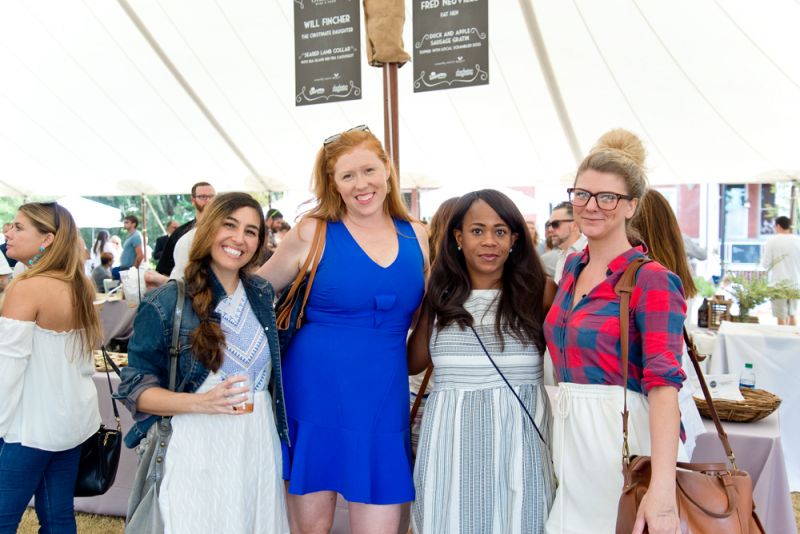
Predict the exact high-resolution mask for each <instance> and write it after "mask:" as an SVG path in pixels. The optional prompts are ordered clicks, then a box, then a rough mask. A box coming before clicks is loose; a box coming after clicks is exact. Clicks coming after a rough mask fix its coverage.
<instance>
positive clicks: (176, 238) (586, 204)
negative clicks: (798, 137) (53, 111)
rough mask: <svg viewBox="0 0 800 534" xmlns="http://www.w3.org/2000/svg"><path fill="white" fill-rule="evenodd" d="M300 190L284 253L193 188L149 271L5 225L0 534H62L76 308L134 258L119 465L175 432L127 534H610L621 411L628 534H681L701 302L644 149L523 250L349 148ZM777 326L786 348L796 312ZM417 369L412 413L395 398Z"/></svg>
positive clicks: (69, 236) (504, 216)
mask: <svg viewBox="0 0 800 534" xmlns="http://www.w3.org/2000/svg"><path fill="white" fill-rule="evenodd" d="M312 187H313V191H314V194H315V197H316V202H315V203H314V205H313V206H312V207H311V208H310V210H309V211H308V212H307V213H306V214H305V215H304V216H303V217H302V218H301V219H300V220H299V221H298V222H297V223H296V224H295V225H294V226H293V227H292V226H290V225H289V224H288V223H287V222H285V221H284V220H283V216H282V214H281V213H280V212H278V211H277V210H272V209H270V210H268V211H267V212H266V213H264V212H263V211H262V208H261V206H260V205H259V204H258V202H257V201H256V200H255V199H253V197H251V196H250V195H248V194H246V193H224V194H217V191H216V189H215V187H214V186H213V185H211V184H210V183H208V182H198V183H197V184H195V185H194V186H193V187H192V189H191V202H192V206H193V207H194V218H193V219H192V220H190V221H188V222H185V223H184V224H182V225H180V224H179V223H178V222H176V221H168V222H167V225H166V227H167V231H168V233H167V235H164V236H161V237H159V238H158V239H157V240H156V241H155V247H154V250H153V253H152V256H151V255H149V254H148V252H147V251H146V250H145V247H144V244H143V239H142V235H141V232H140V230H139V228H138V225H139V219H138V218H137V217H136V216H135V215H128V216H126V217H125V220H124V228H125V236H124V239H123V240H121V242H120V240H119V238H117V242H116V243H115V239H114V238H115V237H117V236H111V235H110V234H109V232H107V231H100V232H98V234H97V237H96V240H95V241H94V243H92V244H91V246H90V247H86V245H85V244H84V243H83V241H82V240H81V239H80V237H79V234H78V231H77V229H76V227H75V223H74V221H73V219H72V217H71V215H70V214H69V212H68V211H67V210H65V209H64V208H63V207H61V206H59V205H58V204H56V203H30V204H25V205H23V206H21V207H20V209H19V212H18V213H17V216H16V218H15V220H14V221H13V223H10V226H9V227H8V228H6V229H4V230H5V232H4V233H5V239H6V243H5V249H4V250H3V252H4V254H3V256H0V277H7V276H10V274H11V264H12V263H13V262H17V265H18V266H19V267H18V269H17V270H18V274H17V275H16V276H15V277H14V278H13V282H12V283H11V284H10V285H9V286H8V287H7V288H5V302H4V304H3V308H2V317H0V394H2V398H3V399H6V400H5V401H4V402H3V405H2V406H0V494H2V495H4V497H3V498H2V499H0V533H5V532H13V531H14V530H15V529H16V525H17V524H18V522H19V519H20V516H21V514H22V512H23V510H24V508H25V505H26V504H27V502H28V501H29V499H30V498H31V496H34V495H35V497H36V499H35V501H36V512H37V515H38V516H39V519H40V522H41V524H42V529H43V530H42V531H43V532H59V533H61V532H75V524H74V519H73V511H72V497H73V494H72V487H73V486H74V481H75V478H76V476H77V469H78V454H79V451H80V447H81V444H82V443H83V441H84V440H86V439H87V438H88V437H89V436H90V435H91V434H93V433H94V432H95V431H96V429H97V426H98V425H99V412H98V409H97V394H96V391H95V388H94V384H93V383H92V381H91V375H92V371H93V369H92V366H91V358H90V356H89V354H90V352H91V349H92V348H93V347H94V346H96V344H97V342H98V339H99V337H100V327H99V321H98V317H97V313H96V311H95V308H94V306H93V300H94V298H95V293H96V292H103V291H106V290H108V289H110V287H111V286H112V285H113V282H109V281H113V280H116V279H119V278H120V274H121V273H122V276H123V277H124V276H125V274H124V273H125V272H126V271H129V270H130V269H132V268H142V267H144V266H145V265H147V263H148V262H149V261H151V258H152V260H154V261H157V265H156V268H155V269H153V270H147V272H146V275H145V276H146V278H145V279H146V282H147V285H148V286H149V289H150V291H149V292H148V293H147V294H146V295H145V296H144V297H143V300H142V303H141V304H140V306H139V309H138V312H137V315H136V319H135V322H134V333H133V337H132V338H131V340H130V343H129V345H128V362H129V365H128V366H127V367H125V368H124V369H123V371H122V382H121V385H120V387H119V391H118V392H117V395H118V397H119V398H120V399H122V400H123V402H124V404H125V406H126V407H127V408H128V409H129V410H130V411H131V413H132V414H133V416H134V420H135V425H134V427H133V428H132V429H131V430H130V431H129V432H128V434H127V435H126V438H125V441H126V444H127V445H128V446H129V447H137V449H138V450H139V451H140V452H142V453H143V454H147V453H146V451H147V450H148V448H150V450H152V448H153V447H157V446H158V442H159V441H162V440H164V436H163V435H162V434H160V433H159V432H161V430H163V429H160V428H161V427H160V423H159V424H156V423H157V422H158V421H163V420H164V419H163V418H164V417H170V418H171V419H170V423H169V424H170V428H171V429H170V434H169V439H168V440H167V441H168V443H166V442H165V443H161V447H162V448H163V449H166V456H165V457H164V469H163V470H160V471H158V472H157V473H158V474H157V476H155V478H154V479H153V482H154V484H155V485H156V487H157V488H158V490H159V492H158V495H157V499H156V501H155V505H154V507H152V508H145V507H144V505H142V503H141V502H139V501H136V502H134V501H132V503H131V511H132V512H131V514H129V520H133V519H132V518H133V517H134V515H136V514H138V516H136V517H138V518H139V519H137V520H142V519H141V518H142V517H144V520H151V519H153V518H154V517H157V520H158V522H159V523H160V528H161V529H163V531H165V532H173V533H177V532H187V533H189V532H192V533H194V532H203V531H214V532H270V533H272V532H289V531H290V530H291V531H292V532H296V533H317V532H328V531H329V530H330V528H331V525H332V522H333V516H334V509H335V502H336V496H337V494H341V495H343V496H344V497H345V498H346V499H347V501H348V502H349V512H350V513H349V517H350V522H351V529H352V531H353V532H355V533H362V532H392V533H394V532H405V531H406V530H407V529H408V528H409V526H410V528H412V529H413V531H414V532H418V533H422V532H430V533H438V532H456V531H463V532H550V533H557V532H610V531H613V530H614V528H615V524H616V514H617V501H618V499H619V494H620V490H621V487H622V475H621V472H620V463H619V462H620V459H619V451H620V449H621V443H622V439H623V436H622V432H621V421H620V414H619V412H620V403H621V398H622V395H623V392H625V390H627V399H628V408H629V410H630V420H629V425H630V428H631V430H630V435H629V436H628V442H629V444H630V449H631V453H633V454H648V455H651V456H652V480H651V484H650V488H649V490H648V491H647V493H646V494H645V495H644V497H643V499H642V502H641V505H640V507H639V509H638V513H637V517H636V523H635V526H634V528H633V532H635V533H639V532H644V531H645V529H647V531H649V532H651V533H653V534H657V533H670V534H674V533H676V532H679V531H680V525H679V521H678V510H677V506H676V498H675V493H676V487H675V469H676V462H677V461H679V460H687V461H688V459H689V458H690V456H691V449H692V447H693V444H694V437H695V436H696V435H697V433H698V432H700V431H701V429H702V424H701V423H699V418H698V416H697V411H696V408H695V407H694V403H693V402H692V401H691V391H690V390H688V388H686V387H685V384H686V382H685V380H686V371H685V370H684V366H685V365H684V364H685V361H684V358H683V354H684V344H683V338H682V334H683V325H684V322H685V319H686V310H687V305H686V299H687V298H690V297H692V296H693V295H694V294H695V293H696V288H695V286H694V284H693V282H692V278H691V269H690V267H689V263H688V260H687V251H686V250H685V248H684V245H683V239H682V236H681V234H680V230H679V227H678V224H677V221H676V219H675V216H674V213H673V212H672V210H671V209H670V207H669V205H668V203H667V202H666V200H665V199H664V198H663V196H661V195H660V194H658V193H657V192H656V191H654V190H650V189H649V188H648V185H647V177H646V173H645V153H644V147H643V146H642V143H641V141H640V140H639V139H638V138H637V137H636V136H635V135H633V134H632V133H630V132H627V131H625V130H612V131H610V132H607V133H606V134H604V135H603V136H602V137H601V138H600V139H599V140H598V142H597V144H596V145H595V147H593V149H592V150H591V151H590V153H589V154H588V155H587V156H586V158H585V159H584V160H583V161H582V163H581V164H580V166H579V167H578V170H577V172H576V176H575V179H574V182H573V184H572V187H570V188H569V189H568V190H567V194H566V200H564V201H562V202H560V203H558V204H557V205H556V206H555V208H554V209H553V210H552V213H550V215H549V218H548V220H547V222H546V224H545V229H546V231H545V236H544V237H545V240H544V243H542V244H541V246H540V243H539V242H538V236H537V235H536V232H535V227H534V228H533V229H532V228H531V225H530V221H526V220H525V219H524V217H523V216H522V214H521V213H520V211H519V209H517V207H516V206H515V205H514V204H513V202H511V200H509V199H508V197H506V196H505V195H503V194H502V193H500V192H498V191H495V190H491V189H484V190H480V191H474V192H471V193H468V194H466V195H464V196H462V197H460V198H454V199H450V200H448V201H447V202H445V203H443V204H442V206H441V207H440V209H439V211H438V212H437V213H436V215H435V216H434V218H433V220H432V223H431V225H430V228H427V227H426V225H424V224H423V223H421V222H419V221H417V220H415V219H414V218H413V217H412V216H411V215H410V214H409V212H408V210H407V208H406V206H405V204H404V203H403V200H402V197H401V195H400V189H399V182H398V177H397V172H396V170H395V167H394V165H393V164H392V162H391V160H390V159H389V156H388V155H387V153H386V151H385V150H384V148H383V146H382V144H381V143H380V141H379V140H378V139H377V138H376V137H375V136H374V135H373V134H372V133H371V132H370V131H369V129H368V128H367V127H365V126H358V127H355V128H353V129H350V130H347V131H344V132H341V133H337V134H335V135H332V136H331V137H329V138H327V139H326V140H325V141H324V142H323V145H322V147H321V148H320V149H319V151H318V153H317V156H316V159H315V162H314V166H313V181H312ZM776 223H777V224H778V226H779V227H780V228H784V224H783V223H784V221H783V219H780V218H779V220H778V221H776ZM779 233H780V232H779ZM317 236H322V237H321V238H320V239H321V240H322V241H321V242H322V243H323V247H324V248H323V249H322V254H321V257H320V258H319V259H318V260H317V261H316V262H315V264H314V267H313V268H312V269H311V273H312V276H310V277H309V280H308V282H307V284H308V285H310V287H311V289H310V291H309V292H308V294H307V297H308V298H307V301H306V300H303V311H302V314H301V319H302V320H300V319H298V322H297V326H301V328H298V329H297V331H296V333H295V335H294V336H293V337H292V339H291V341H290V342H288V343H284V344H283V346H281V344H280V341H279V336H278V328H277V323H276V315H275V308H274V301H275V299H276V296H277V295H279V294H281V293H282V292H284V291H285V290H287V289H288V288H290V287H292V286H293V284H294V283H295V282H293V281H295V280H301V279H302V278H303V275H304V274H305V271H304V269H308V267H307V265H308V264H307V262H306V259H307V258H309V257H310V256H311V255H312V252H313V247H312V243H314V242H315V239H316V238H317ZM776 237H777V236H776ZM793 237H795V238H796V236H793ZM786 241H787V244H782V245H780V246H793V245H791V244H790V243H789V240H788V239H787V240H786ZM776 242H777V241H776ZM792 243H794V241H792ZM778 246H779V245H777V244H776V245H775V247H778ZM6 256H7V257H8V260H9V261H8V262H5V261H3V260H5V257H6ZM640 258H648V259H650V260H653V261H650V262H649V263H646V264H645V265H644V266H643V267H641V269H640V270H639V271H638V274H637V277H636V279H635V280H636V281H635V288H634V290H633V293H632V295H631V301H630V306H631V314H630V332H629V335H630V347H629V353H630V356H629V363H628V367H627V369H623V368H622V367H621V360H620V343H621V333H620V329H621V321H620V306H619V296H618V295H617V294H616V293H615V285H616V283H617V282H618V280H619V279H620V278H621V276H622V275H623V273H624V272H625V271H626V269H627V268H628V266H629V265H631V264H632V263H634V262H635V261H636V260H638V259H640ZM6 263H8V264H9V265H6ZM15 268H16V267H15ZM298 275H300V276H299V277H298ZM173 280H174V281H173ZM775 313H776V315H777V316H778V317H779V318H781V319H782V320H785V321H791V320H793V319H790V317H793V315H794V314H795V313H796V302H787V303H785V306H784V307H783V308H781V307H780V306H779V307H777V308H776V309H775ZM781 314H782V315H781ZM173 329H174V331H175V332H177V340H176V342H177V346H178V347H179V351H178V353H176V354H175V361H174V366H173V365H171V364H172V363H173V362H172V360H171V357H170V347H171V346H172V345H173V338H172V336H173ZM409 332H410V335H409ZM546 362H547V363H548V365H545V363H546ZM429 369H435V371H432V372H429V373H428V374H429V375H432V377H433V378H432V379H431V380H430V386H429V387H428V388H427V391H420V390H419V387H420V386H419V382H418V380H413V379H412V381H411V387H409V378H408V377H409V375H420V374H422V373H423V372H425V371H426V370H429ZM546 374H552V376H554V377H555V379H556V381H557V382H558V392H557V394H556V396H555V397H554V399H553V400H552V401H551V399H550V398H549V396H548V394H547V391H546V390H545V387H544V381H545V376H546ZM623 376H627V377H628V380H627V382H624V381H623ZM687 392H688V394H687ZM418 395H420V396H425V398H426V402H425V404H424V408H423V409H422V410H421V411H420V414H421V415H420V416H419V417H418V419H417V420H416V421H412V422H411V424H410V423H409V403H410V401H413V399H414V398H415V397H416V396H418ZM687 399H688V400H687ZM412 433H413V434H414V439H413V444H414V449H413V452H412ZM145 467H146V466H145ZM142 472H143V473H144V475H143V476H146V475H148V474H149V471H142ZM284 484H285V485H284ZM6 496H7V497H6ZM589 511H591V512H589ZM131 528H134V529H135V528H136V527H131ZM132 531H133V530H132Z"/></svg>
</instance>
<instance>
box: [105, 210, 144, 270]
mask: <svg viewBox="0 0 800 534" xmlns="http://www.w3.org/2000/svg"><path fill="white" fill-rule="evenodd" d="M122 226H123V227H124V228H125V230H127V231H128V237H126V238H125V241H123V242H122V256H120V259H119V267H114V268H113V269H112V270H111V275H112V276H113V278H114V280H119V273H120V271H127V270H128V269H130V268H131V267H139V264H141V263H142V260H143V259H144V248H143V246H142V233H141V232H140V231H139V230H138V228H139V217H137V216H136V215H127V216H126V217H125V218H124V219H123V220H122Z"/></svg>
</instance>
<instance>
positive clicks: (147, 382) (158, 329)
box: [115, 269, 289, 448]
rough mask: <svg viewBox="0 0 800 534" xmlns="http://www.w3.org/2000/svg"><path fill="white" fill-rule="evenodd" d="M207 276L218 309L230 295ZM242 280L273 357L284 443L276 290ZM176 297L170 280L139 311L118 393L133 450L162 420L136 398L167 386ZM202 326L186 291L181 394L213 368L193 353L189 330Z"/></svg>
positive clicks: (274, 388)
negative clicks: (126, 412)
mask: <svg viewBox="0 0 800 534" xmlns="http://www.w3.org/2000/svg"><path fill="white" fill-rule="evenodd" d="M208 279H209V283H210V284H211V289H212V292H213V303H212V306H211V307H212V309H216V306H217V304H218V303H219V301H220V300H222V299H223V298H225V296H226V293H225V290H224V289H223V287H222V284H220V282H219V280H217V277H216V276H215V275H214V273H213V272H212V271H211V270H210V269H209V271H208ZM242 284H243V286H244V290H245V293H246V295H247V300H248V301H250V306H251V307H252V309H253V313H254V314H255V316H256V318H258V321H259V322H260V323H261V326H262V327H264V330H265V331H266V333H267V340H268V342H269V350H270V357H271V360H272V399H273V409H274V411H275V423H276V425H277V428H278V436H280V439H281V440H282V441H284V442H286V443H288V441H289V431H288V424H287V422H286V409H285V406H284V400H283V380H282V376H281V357H280V348H279V346H278V329H277V326H276V324H275V311H274V309H273V305H272V303H273V300H274V291H273V289H272V286H271V285H270V284H269V282H267V281H266V280H264V279H263V278H259V277H257V276H252V275H242ZM187 293H188V292H187ZM177 299H178V288H177V285H176V284H174V283H168V284H166V285H164V286H162V287H160V288H158V289H156V290H154V291H152V292H150V293H148V294H147V295H146V296H145V297H144V300H143V301H142V303H141V304H139V309H138V311H137V312H136V319H135V320H134V322H133V336H132V337H131V339H130V342H129V343H128V366H127V367H123V368H122V375H121V378H122V382H121V383H120V386H119V389H118V391H117V394H116V395H115V397H116V398H118V399H120V400H121V401H122V402H123V403H124V404H125V406H126V407H127V408H128V410H130V412H131V415H132V416H133V420H134V425H133V428H131V430H130V432H128V434H127V435H126V436H125V444H126V445H127V446H128V447H131V448H133V447H135V446H136V445H137V444H138V443H139V442H140V441H141V440H142V438H144V437H145V436H146V435H147V431H148V429H149V428H150V427H151V426H152V425H153V423H155V422H156V421H157V420H158V419H159V417H158V416H155V415H152V414H148V413H143V412H140V411H139V410H137V408H136V402H137V400H138V399H139V395H141V394H142V391H144V390H145V389H148V388H151V387H162V388H164V389H168V388H169V348H170V344H171V343H172V324H173V317H174V315H175V305H176V301H177ZM211 320H212V321H216V322H219V320H220V317H219V315H218V314H216V313H212V314H211ZM199 324H200V320H199V319H198V317H197V314H195V312H194V310H193V309H192V302H191V300H190V298H189V295H188V294H187V295H186V297H185V301H184V306H183V319H182V320H181V326H180V334H179V348H180V356H179V357H178V368H177V376H176V379H175V389H176V391H178V392H181V393H193V392H195V391H197V389H198V388H199V387H200V385H201V384H202V383H203V382H204V381H205V379H206V377H207V376H208V373H209V370H208V369H206V368H205V367H204V366H203V364H202V363H200V362H199V361H198V360H197V359H195V357H194V355H193V354H192V347H191V333H192V332H193V331H194V330H195V329H196V328H197V326H198V325H199Z"/></svg>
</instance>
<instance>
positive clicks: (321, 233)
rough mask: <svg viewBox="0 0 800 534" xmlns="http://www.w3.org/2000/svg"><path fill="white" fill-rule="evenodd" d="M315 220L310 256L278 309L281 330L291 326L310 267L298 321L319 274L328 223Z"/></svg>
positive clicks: (278, 323) (278, 321)
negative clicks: (315, 277)
mask: <svg viewBox="0 0 800 534" xmlns="http://www.w3.org/2000/svg"><path fill="white" fill-rule="evenodd" d="M314 221H315V223H316V226H315V228H314V237H313V238H312V239H311V248H309V250H308V256H306V261H305V262H304V263H303V266H302V267H301V268H300V270H299V271H298V272H297V276H295V278H294V281H293V282H292V285H291V287H290V288H289V293H288V294H287V295H286V300H285V301H284V306H283V307H282V308H281V309H280V310H279V311H278V317H277V318H276V319H277V325H278V329H279V330H286V329H287V328H289V321H290V320H291V317H292V308H294V303H295V301H296V300H297V298H298V295H297V292H298V291H299V290H300V286H301V285H302V283H303V279H304V278H305V276H306V274H307V273H308V270H309V267H310V268H311V273H310V274H309V278H308V284H306V291H305V295H304V296H303V308H302V310H301V311H300V315H299V316H298V321H300V318H301V317H302V315H303V311H304V310H305V307H306V306H305V304H306V301H307V300H308V295H309V292H310V291H311V285H312V284H313V282H314V276H316V274H317V265H318V264H319V260H320V257H321V256H322V249H323V248H324V247H325V231H326V229H327V223H326V222H325V221H322V220H319V219H314Z"/></svg>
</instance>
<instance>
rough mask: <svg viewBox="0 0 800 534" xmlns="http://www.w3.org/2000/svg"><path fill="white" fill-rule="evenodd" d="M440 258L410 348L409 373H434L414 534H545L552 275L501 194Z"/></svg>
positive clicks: (458, 227)
mask: <svg viewBox="0 0 800 534" xmlns="http://www.w3.org/2000/svg"><path fill="white" fill-rule="evenodd" d="M437 258H438V260H437V262H436V263H435V264H434V266H433V268H432V273H431V280H430V284H429V287H428V294H427V297H426V300H425V305H424V307H423V312H422V314H421V316H420V319H419V323H418V325H417V327H416V328H415V329H414V332H413V333H412V335H411V338H410V340H409V351H408V352H409V372H410V373H415V372H419V371H420V370H422V369H424V368H425V367H426V366H427V365H428V364H429V363H431V362H432V363H433V365H434V367H435V369H436V372H435V380H434V382H433V386H432V391H431V394H430V397H429V399H428V404H427V406H426V409H425V415H424V417H423V421H422V430H421V432H420V441H419V446H418V450H417V459H416V465H415V469H414V486H415V490H416V496H417V497H416V501H415V502H414V504H413V506H412V526H413V528H414V531H415V532H416V533H418V534H419V533H426V534H427V533H456V532H465V533H484V532H486V533H491V532H504V533H538V532H543V531H544V524H545V522H546V520H547V514H548V510H549V508H550V505H551V503H552V500H553V495H554V492H555V479H554V477H553V469H552V462H551V459H550V453H549V450H548V447H547V444H546V443H545V440H549V433H550V422H551V414H550V406H549V402H548V399H547V395H546V392H545V390H544V386H543V384H542V353H543V352H544V339H543V336H542V319H543V316H544V309H543V302H542V301H543V298H542V297H543V293H544V288H545V275H544V272H543V269H542V266H541V263H540V262H539V261H537V258H536V254H535V251H534V250H533V247H532V244H531V238H530V234H529V232H528V229H527V227H526V225H525V221H524V219H523V218H522V215H521V214H520V212H519V210H518V209H517V208H516V207H515V206H514V204H513V203H512V202H511V201H510V200H509V199H508V197H506V196H505V195H503V194H502V193H499V192H497V191H493V190H482V191H477V192H473V193H469V194H467V195H464V196H463V197H462V198H461V199H460V200H459V202H458V204H457V205H456V207H455V209H454V213H453V216H452V218H451V220H450V223H449V224H448V226H447V231H446V233H445V235H444V238H443V239H442V242H441V244H440V248H439V250H438V254H437ZM484 348H485V350H484ZM487 353H488V354H487ZM490 357H491V359H490ZM492 360H493V361H492ZM493 362H494V363H493ZM494 364H496V365H497V367H498V368H499V370H500V371H502V374H503V375H504V377H505V379H504V378H503V376H501V374H500V373H499V372H498V370H497V369H496V368H495V366H494ZM505 380H507V381H508V382H505ZM521 404H524V406H525V410H523V407H522V406H521ZM526 412H527V413H526ZM529 415H530V416H531V417H532V419H533V421H535V426H534V424H533V423H532V421H531V418H529Z"/></svg>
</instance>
